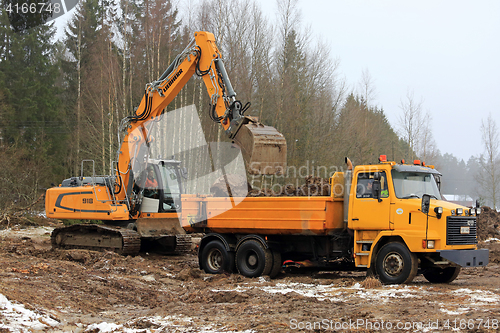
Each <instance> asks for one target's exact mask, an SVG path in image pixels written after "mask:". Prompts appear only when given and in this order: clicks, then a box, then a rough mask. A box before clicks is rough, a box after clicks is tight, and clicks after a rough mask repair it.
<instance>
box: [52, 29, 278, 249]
mask: <svg viewBox="0 0 500 333" xmlns="http://www.w3.org/2000/svg"><path fill="white" fill-rule="evenodd" d="M194 74H197V75H198V76H200V77H201V78H202V79H203V81H204V84H205V86H206V88H207V91H208V94H209V96H210V111H209V112H210V117H211V118H212V120H214V121H216V122H219V123H220V124H221V126H222V128H223V129H224V131H225V133H226V135H227V137H228V138H230V139H231V140H232V141H233V142H234V144H235V145H237V146H238V147H239V148H240V149H241V153H242V156H243V159H244V161H245V166H246V169H247V171H248V172H249V173H253V174H277V173H280V172H283V170H284V169H285V168H286V141H285V138H284V137H283V135H282V134H281V133H279V132H278V131H277V130H276V129H275V128H273V127H270V126H265V125H263V124H261V123H260V122H258V120H257V119H256V118H253V117H249V116H245V115H244V113H245V111H246V109H247V108H248V107H247V105H248V104H247V105H245V106H243V104H242V103H241V102H240V101H238V100H237V99H236V93H235V91H234V89H233V87H232V85H231V81H230V80H229V77H228V75H227V72H226V69H225V66H224V63H223V60H222V55H221V52H220V51H219V49H218V48H217V45H216V43H215V38H214V35H213V34H212V33H209V32H204V31H199V32H196V33H195V34H194V39H193V40H192V41H191V42H190V43H189V45H188V46H187V47H186V48H185V49H184V51H183V52H181V53H180V54H179V55H178V56H177V57H176V58H175V60H174V61H173V62H172V63H171V64H170V66H169V67H168V68H167V69H166V70H165V72H164V73H163V74H162V75H161V76H160V78H159V79H158V80H156V81H154V82H151V83H149V84H147V85H146V89H145V93H144V97H143V98H142V101H141V102H140V104H139V106H138V108H137V109H136V111H135V113H134V114H133V115H131V116H128V117H126V118H124V119H123V120H122V122H121V124H120V129H119V134H120V133H126V134H125V136H124V138H123V140H120V141H121V147H120V149H119V151H118V153H117V161H116V168H115V174H114V175H110V176H100V177H96V176H95V175H93V176H92V177H83V174H82V175H81V176H80V177H73V178H70V179H67V180H65V181H63V182H62V184H61V185H60V186H58V187H53V188H50V189H48V190H47V193H46V200H45V209H46V213H47V216H48V217H50V218H58V219H88V220H100V221H103V222H104V223H105V224H106V226H103V225H95V224H94V225H88V224H81V225H75V226H71V227H66V228H58V229H55V230H54V232H53V233H52V244H53V246H54V247H62V248H75V247H76V248H90V249H102V248H105V249H111V250H114V251H117V252H120V253H123V254H135V253H137V252H138V251H139V249H140V246H141V240H145V239H148V240H154V241H157V242H159V243H160V244H162V245H164V246H166V247H167V248H170V249H175V250H176V251H182V250H185V249H188V248H189V246H190V245H189V244H190V239H189V236H187V235H185V232H184V230H183V229H182V228H181V226H180V223H179V218H178V214H179V213H180V210H181V207H180V204H181V200H180V195H181V193H182V184H181V182H180V178H181V177H180V171H181V168H180V167H179V164H180V162H179V161H176V160H174V159H152V158H151V156H150V153H149V145H150V143H151V142H152V141H153V140H154V138H153V137H152V136H151V133H149V129H150V128H148V125H147V124H149V123H151V122H154V121H155V120H156V119H159V117H160V116H161V115H162V114H163V113H164V110H165V108H166V107H167V106H168V105H169V103H170V102H172V100H173V99H174V98H175V96H176V95H177V94H178V93H179V92H180V90H181V89H182V87H184V86H185V85H186V83H187V82H188V80H189V79H190V78H191V77H192V76H193V75H194ZM159 135H161V133H160V134H159ZM139 164H140V165H141V167H137V165H139ZM82 170H83V163H82ZM137 170H141V172H140V173H139V172H137ZM148 173H151V175H152V176H151V177H148ZM153 179H154V182H155V183H152V180H153ZM148 182H151V183H149V184H148ZM116 226H119V227H116ZM124 227H125V228H124Z"/></svg>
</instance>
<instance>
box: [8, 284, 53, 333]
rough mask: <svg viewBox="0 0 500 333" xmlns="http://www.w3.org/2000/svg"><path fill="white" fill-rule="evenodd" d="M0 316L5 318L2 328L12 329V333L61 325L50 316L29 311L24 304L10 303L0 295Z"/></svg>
mask: <svg viewBox="0 0 500 333" xmlns="http://www.w3.org/2000/svg"><path fill="white" fill-rule="evenodd" d="M0 315H1V317H3V320H2V323H0V328H1V329H10V330H11V332H15V333H17V332H20V333H21V332H31V331H33V330H43V329H46V328H48V327H55V326H57V325H59V322H58V321H56V320H54V319H52V318H50V317H49V316H45V315H42V314H39V313H36V312H33V311H31V310H28V309H26V308H25V307H24V305H22V304H15V303H12V302H10V301H9V300H8V299H7V297H5V296H4V295H2V294H0Z"/></svg>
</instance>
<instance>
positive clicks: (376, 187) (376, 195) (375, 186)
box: [372, 172, 382, 202]
mask: <svg viewBox="0 0 500 333" xmlns="http://www.w3.org/2000/svg"><path fill="white" fill-rule="evenodd" d="M377 173H378V172H377ZM372 193H373V197H374V198H375V199H377V200H378V202H380V201H382V199H381V198H380V197H381V193H380V180H374V181H373V184H372Z"/></svg>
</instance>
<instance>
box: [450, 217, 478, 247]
mask: <svg viewBox="0 0 500 333" xmlns="http://www.w3.org/2000/svg"><path fill="white" fill-rule="evenodd" d="M467 231H468V233H467ZM476 234H477V225H476V217H475V216H448V217H447V218H446V244H447V245H466V244H477V238H476Z"/></svg>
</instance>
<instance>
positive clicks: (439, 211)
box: [434, 207, 443, 219]
mask: <svg viewBox="0 0 500 333" xmlns="http://www.w3.org/2000/svg"><path fill="white" fill-rule="evenodd" d="M434 213H436V217H437V218H438V219H440V218H441V215H443V207H435V208H434Z"/></svg>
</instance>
